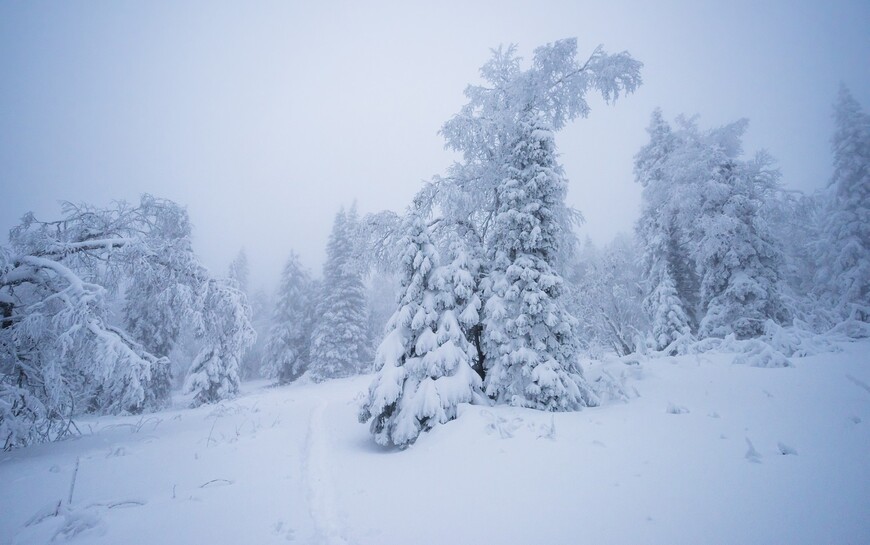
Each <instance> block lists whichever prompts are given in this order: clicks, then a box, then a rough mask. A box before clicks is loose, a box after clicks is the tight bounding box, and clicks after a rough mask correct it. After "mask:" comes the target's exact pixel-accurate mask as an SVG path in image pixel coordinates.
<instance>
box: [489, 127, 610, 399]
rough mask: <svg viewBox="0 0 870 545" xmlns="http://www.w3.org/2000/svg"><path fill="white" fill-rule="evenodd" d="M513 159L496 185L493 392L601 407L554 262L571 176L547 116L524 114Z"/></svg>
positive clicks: (491, 316) (508, 396)
mask: <svg viewBox="0 0 870 545" xmlns="http://www.w3.org/2000/svg"><path fill="white" fill-rule="evenodd" d="M508 160H509V161H510V166H509V167H508V168H507V172H506V174H507V176H506V177H505V178H504V179H503V180H502V182H501V183H500V184H499V185H498V186H497V187H496V195H497V197H496V199H497V202H498V203H499V206H498V208H497V209H496V211H495V214H494V218H493V223H492V231H491V236H490V240H489V252H488V257H489V260H490V272H489V276H488V278H487V279H486V280H485V281H484V289H485V292H484V293H485V297H486V306H485V310H484V319H483V324H484V328H483V343H484V351H485V353H486V357H487V365H486V379H485V386H486V393H487V395H489V396H490V397H492V398H493V399H495V400H497V401H501V402H507V403H510V404H512V405H519V406H525V407H533V408H537V409H544V410H551V411H556V410H573V409H576V408H579V407H584V406H587V405H594V404H595V403H596V399H595V396H594V394H592V392H591V391H590V390H589V388H588V386H587V384H586V381H585V379H584V378H583V374H582V370H581V369H580V366H579V363H578V361H577V350H578V348H579V338H578V323H577V320H576V319H575V318H574V317H573V316H572V315H571V314H570V313H569V312H568V310H567V308H566V307H565V304H564V301H563V300H562V299H561V296H562V292H563V279H562V277H561V276H560V275H559V273H558V272H557V271H556V270H555V268H554V266H553V262H554V261H555V257H556V255H558V252H559V250H560V242H561V241H562V240H563V239H564V234H563V230H564V229H565V228H566V226H565V224H564V223H562V222H560V221H559V218H560V216H561V217H564V214H560V208H565V203H564V201H565V193H566V191H567V181H566V179H565V177H564V175H563V173H562V170H561V168H560V166H559V165H558V163H557V162H556V153H555V144H554V141H553V133H552V131H550V130H548V128H547V126H546V125H545V124H544V120H543V119H542V118H541V117H539V116H538V115H530V116H529V117H528V118H527V119H525V120H523V122H522V123H521V132H520V133H519V134H517V135H516V139H515V141H514V142H513V146H512V153H511V155H510V156H508Z"/></svg>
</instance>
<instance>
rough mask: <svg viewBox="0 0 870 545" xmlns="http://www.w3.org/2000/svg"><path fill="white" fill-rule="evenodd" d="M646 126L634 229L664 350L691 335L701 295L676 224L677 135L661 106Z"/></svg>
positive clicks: (648, 304)
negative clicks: (674, 162) (694, 308)
mask: <svg viewBox="0 0 870 545" xmlns="http://www.w3.org/2000/svg"><path fill="white" fill-rule="evenodd" d="M647 132H648V133H649V135H650V140H649V143H648V144H647V145H645V146H644V147H643V148H641V150H640V151H639V152H638V153H637V155H636V156H635V163H634V172H635V180H636V181H637V182H638V183H640V184H641V186H642V187H643V193H642V205H641V216H640V219H639V220H638V222H637V225H636V228H635V232H636V234H637V238H638V240H639V241H640V246H641V248H642V250H643V254H642V256H641V262H642V264H643V280H644V284H645V285H646V288H647V292H646V297H645V299H644V309H645V310H646V312H647V314H648V316H649V318H650V321H651V329H652V331H651V333H652V344H653V348H654V349H656V350H664V349H666V348H668V347H670V346H671V345H672V343H674V342H675V341H677V340H678V339H685V340H689V339H690V338H691V332H692V323H693V321H692V319H691V312H690V309H691V308H692V304H691V301H693V300H694V299H696V297H695V296H694V293H693V292H694V291H695V290H693V289H692V288H693V286H692V284H694V282H691V281H690V280H688V279H689V278H692V277H693V276H694V271H693V270H692V265H691V263H690V262H689V259H688V258H687V255H685V254H686V251H685V250H684V249H683V247H684V245H682V244H681V243H680V240H679V239H680V237H681V236H683V235H684V234H683V233H681V232H680V231H679V229H678V228H677V221H678V215H679V206H680V203H681V201H680V199H679V198H678V197H677V195H678V194H679V193H680V185H679V184H680V180H679V179H676V178H675V176H673V173H672V172H671V171H670V165H671V163H670V161H671V159H672V157H671V155H672V153H673V152H674V149H675V148H676V147H677V146H678V139H677V137H676V135H675V134H674V133H673V131H672V130H671V127H670V125H669V124H668V123H667V122H666V121H665V120H664V118H663V116H662V112H661V110H659V109H656V110H655V111H653V114H652V119H651V120H650V125H649V127H648V128H647ZM681 279H682V280H683V281H682V282H680V280H681ZM680 288H682V289H680ZM675 349H676V347H672V348H671V351H672V352H673V351H674V350H675Z"/></svg>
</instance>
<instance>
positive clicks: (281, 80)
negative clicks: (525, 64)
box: [0, 0, 870, 288]
mask: <svg viewBox="0 0 870 545" xmlns="http://www.w3.org/2000/svg"><path fill="white" fill-rule="evenodd" d="M868 29H870V2H868V1H866V0H857V1H852V2H849V1H838V0H833V1H827V2H825V1H817V2H799V1H781V2H763V1H736V2H735V1H728V2H725V1H723V2H700V1H689V0H687V1H682V2H662V1H657V2H620V1H607V2H597V3H593V2H581V1H579V0H575V1H566V2H546V1H541V0H539V1H534V2H522V3H520V2H516V3H515V2H505V1H494V2H471V1H457V2H454V1H438V2H410V1H405V2H395V3H382V2H363V1H357V2H343V3H339V2H327V1H324V2H314V1H310V2H289V1H287V2H241V1H239V2H217V1H208V2H153V1H148V2H146V1H142V2H122V1H112V2H109V1H88V2H83V1H68V2H62V3H61V2H23V1H15V2H13V1H6V2H2V3H0V229H2V230H3V231H4V232H5V231H6V230H8V229H9V228H10V227H11V226H13V225H14V224H15V223H17V221H18V219H19V218H20V217H21V215H22V214H23V213H24V212H26V211H28V210H32V211H34V212H36V213H37V215H38V217H40V218H43V219H54V218H56V217H57V216H58V215H59V213H60V210H59V206H58V204H57V203H58V201H60V200H72V201H77V202H80V201H84V202H90V203H94V204H100V205H105V204H108V203H109V202H110V201H112V200H118V199H126V200H136V199H137V198H138V195H140V194H141V193H144V192H147V193H152V194H155V195H157V196H161V197H166V198H169V199H172V200H175V201H177V202H179V203H181V204H184V205H186V206H187V207H188V210H189V212H190V216H191V219H192V221H193V223H194V225H195V241H194V244H195V249H196V251H197V253H198V254H199V255H200V256H201V257H202V259H203V261H204V262H205V263H206V265H207V266H209V268H211V269H212V271H213V272H215V273H219V274H223V273H225V271H226V268H227V265H228V264H229V262H230V260H231V259H232V258H233V257H234V255H235V254H236V253H237V252H238V251H239V249H240V248H242V247H245V248H246V250H247V253H248V257H249V260H250V262H251V268H252V280H253V281H254V282H255V284H260V285H263V286H264V287H268V288H272V287H273V285H274V284H275V282H276V281H277V278H278V275H279V272H280V268H281V266H282V264H283V261H284V260H285V258H286V256H287V254H288V252H289V251H290V249H295V250H296V251H297V252H299V253H300V254H301V255H302V258H303V261H304V262H305V263H306V264H307V265H308V266H309V267H311V268H312V269H314V270H315V271H316V272H319V269H320V267H321V265H322V262H323V259H324V254H325V251H324V247H325V244H326V241H327V237H328V235H329V229H330V227H331V223H332V220H333V217H334V214H335V212H336V211H337V210H338V208H339V207H340V206H342V205H349V204H350V203H351V202H352V201H353V200H354V199H356V201H357V202H358V206H359V209H360V212H362V213H367V212H375V211H378V210H383V209H391V210H396V211H399V210H402V209H404V207H405V206H406V205H407V204H408V203H409V202H410V199H411V197H412V195H413V194H414V193H415V192H416V191H417V190H418V189H419V187H420V183H421V181H422V180H425V179H428V178H430V177H431V176H432V175H434V174H443V173H444V171H445V169H446V167H447V166H448V165H449V164H450V162H451V161H452V160H453V159H454V157H453V156H452V155H451V154H450V153H448V152H446V151H444V149H443V141H442V139H441V137H440V136H438V129H439V128H440V126H441V124H442V123H443V122H444V121H446V120H447V119H448V118H449V117H450V116H451V115H453V114H454V113H455V112H457V111H458V109H459V108H460V106H461V105H462V104H463V103H464V96H463V94H462V92H463V90H464V88H465V86H466V85H467V84H468V83H470V82H474V81H477V75H478V68H479V67H480V65H481V64H482V63H483V62H485V61H486V59H487V58H488V55H489V48H491V47H495V46H497V45H499V44H507V43H516V44H518V45H519V48H520V52H521V53H522V54H523V55H524V56H525V57H526V58H529V57H530V56H531V51H532V50H533V49H534V47H536V46H538V45H541V44H544V43H547V42H551V41H553V40H557V39H560V38H565V37H571V36H576V37H577V38H578V43H579V47H580V49H581V51H584V52H591V51H592V49H593V48H594V47H595V46H596V45H598V44H603V45H604V46H605V48H606V49H607V50H608V51H610V52H617V51H621V50H628V51H629V52H630V53H631V54H632V55H633V56H634V57H635V58H637V59H639V60H641V61H642V62H643V63H644V69H643V72H642V73H643V79H644V84H643V86H642V87H641V88H640V89H639V90H638V92H637V93H635V94H634V95H631V96H628V97H627V98H624V99H622V100H620V101H619V102H617V103H616V104H615V105H613V106H607V105H604V104H603V103H602V102H601V101H600V100H597V99H596V100H591V101H590V103H591V105H592V112H591V115H590V116H589V118H588V119H583V120H578V121H576V122H574V123H573V124H572V125H570V126H569V127H568V128H566V129H565V130H563V131H562V132H560V133H559V134H558V136H557V144H558V146H559V150H560V152H561V159H562V161H563V164H564V166H565V169H566V171H567V174H568V177H569V179H570V183H571V185H570V189H569V195H568V199H569V202H570V204H572V205H574V206H575V207H577V208H579V209H580V210H581V211H582V212H583V214H584V215H585V216H586V219H587V222H586V224H585V226H584V227H583V229H582V231H581V236H586V235H588V236H590V237H591V238H592V239H593V240H594V241H595V242H597V243H605V242H607V241H608V240H609V239H610V238H612V236H613V235H614V234H616V233H617V232H619V231H628V230H630V229H631V227H632V224H633V221H634V220H635V218H636V216H637V212H638V207H639V202H640V191H639V188H638V187H636V184H635V183H634V182H633V177H632V156H633V155H634V153H635V152H636V151H637V150H638V148H639V147H640V146H641V145H643V144H644V142H645V140H646V133H645V131H644V129H645V127H646V125H647V122H648V120H649V115H650V112H651V111H652V110H653V108H655V107H656V106H660V107H662V108H663V110H664V113H665V116H666V117H667V118H668V119H673V117H675V116H676V115H677V114H680V113H686V114H699V115H700V124H701V125H702V126H704V127H709V126H713V125H721V124H724V123H727V122H730V121H734V120H736V119H738V118H740V117H748V118H749V119H750V128H749V132H748V134H747V138H746V141H745V144H746V146H745V147H746V149H747V150H748V151H754V150H756V149H758V148H767V149H768V150H769V151H770V152H771V153H772V154H773V155H774V156H775V157H776V158H777V159H778V161H779V165H780V167H781V170H782V172H783V183H784V184H785V185H788V186H790V187H794V188H798V189H802V190H805V191H813V190H815V189H817V188H820V187H823V186H824V185H825V184H826V182H827V180H828V178H829V177H830V171H831V168H830V163H831V159H830V150H829V138H830V135H831V133H832V130H833V123H832V120H831V103H832V102H833V100H834V97H835V94H836V90H837V87H838V85H839V83H840V82H841V81H842V82H844V83H845V84H846V85H847V86H848V87H849V88H850V89H851V90H852V92H853V94H854V96H855V97H856V98H857V99H858V101H859V102H861V104H862V105H863V107H864V108H865V110H866V109H868V107H870V30H868Z"/></svg>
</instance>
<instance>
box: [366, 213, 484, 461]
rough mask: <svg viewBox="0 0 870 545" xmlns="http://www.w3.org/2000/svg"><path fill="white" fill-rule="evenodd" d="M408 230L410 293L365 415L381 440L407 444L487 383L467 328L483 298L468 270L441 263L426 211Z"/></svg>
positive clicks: (385, 344) (405, 258)
mask: <svg viewBox="0 0 870 545" xmlns="http://www.w3.org/2000/svg"><path fill="white" fill-rule="evenodd" d="M403 227H404V232H405V233H406V234H405V236H404V237H403V239H402V240H401V242H400V244H401V246H402V247H403V248H404V251H403V253H402V256H401V266H402V278H401V285H402V292H401V294H400V297H399V301H398V308H397V309H396V312H395V313H394V314H393V316H392V317H391V318H390V321H389V322H388V325H387V329H388V331H387V334H386V336H385V337H384V340H383V341H382V342H381V344H380V346H379V347H378V350H377V354H376V356H375V364H376V366H377V367H378V373H377V375H376V377H375V379H374V381H373V382H372V384H371V386H370V387H369V393H368V397H367V399H366V401H365V402H364V404H363V407H362V408H361V410H360V416H359V418H360V421H361V422H367V421H369V420H370V419H371V420H372V422H371V425H370V429H371V432H372V435H374V438H375V441H376V442H378V443H379V444H382V445H395V446H398V447H401V448H404V447H407V446H408V445H410V444H412V443H413V442H414V441H416V440H417V438H418V436H419V435H420V433H422V432H424V431H427V430H429V429H431V428H432V427H434V426H435V425H436V424H439V423H441V424H443V423H445V422H447V421H449V420H452V419H454V418H456V409H457V405H458V404H459V403H464V402H471V401H472V400H474V398H475V397H476V396H479V395H480V394H479V392H480V386H481V381H480V377H479V376H478V374H477V373H476V372H475V371H474V369H473V368H472V366H473V362H474V358H475V356H476V351H475V349H474V347H473V346H472V345H471V344H470V343H469V342H468V339H467V338H466V334H465V331H464V329H463V328H464V327H468V326H471V325H473V324H474V323H475V322H476V321H477V319H478V317H477V308H478V307H479V302H478V301H476V300H475V299H474V296H473V294H471V293H470V292H469V291H468V281H469V278H467V277H466V275H465V274H463V273H462V269H461V268H455V267H439V265H438V263H439V257H438V253H437V251H436V249H435V246H434V245H433V244H432V241H431V239H430V236H429V228H428V226H427V225H426V222H425V220H424V219H423V218H422V217H421V216H420V215H419V213H418V211H416V210H415V211H412V212H411V213H410V214H409V215H408V218H407V219H406V221H405V223H404V226H403ZM460 259H461V258H460ZM455 261H456V260H454V262H455ZM463 303H464V306H463Z"/></svg>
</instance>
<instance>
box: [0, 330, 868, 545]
mask: <svg viewBox="0 0 870 545" xmlns="http://www.w3.org/2000/svg"><path fill="white" fill-rule="evenodd" d="M732 359H733V357H732V356H728V355H722V354H709V355H703V356H687V357H680V358H667V359H659V360H651V361H644V362H642V363H641V364H639V365H632V366H628V365H625V364H622V363H618V362H613V363H609V364H606V365H605V366H602V365H601V364H596V366H593V368H592V369H591V370H590V371H589V376H590V377H594V376H596V375H598V374H599V373H600V372H601V370H602V368H606V369H607V370H609V372H610V373H611V374H613V375H614V376H623V377H624V378H625V379H626V381H625V390H626V391H628V392H630V394H631V396H632V399H631V400H630V401H629V402H627V403H623V402H618V401H617V402H612V403H608V404H606V405H605V406H603V407H599V408H595V409H587V410H585V411H582V412H579V413H573V414H556V415H551V414H545V413H540V412H535V411H530V410H521V409H513V408H508V407H498V408H483V407H471V406H467V407H465V408H464V410H463V412H462V414H461V417H460V418H459V420H457V421H455V422H452V423H450V424H448V425H446V426H443V427H441V428H439V429H436V430H435V431H434V432H432V433H429V434H426V435H424V436H422V438H421V440H420V441H419V442H418V443H417V444H416V445H415V446H414V447H412V448H411V449H409V450H407V451H404V452H394V451H387V450H384V449H381V448H378V447H377V446H376V445H374V443H373V442H372V441H371V439H370V436H369V435H368V431H367V428H366V426H363V425H361V424H358V423H357V422H356V410H357V404H358V401H359V396H360V392H362V391H363V390H364V389H365V388H366V387H367V385H368V381H369V378H368V377H361V378H356V379H351V380H340V381H334V382H331V383H327V384H321V385H311V384H309V385H292V386H289V387H282V388H267V387H265V384H264V383H254V384H249V385H248V392H247V393H246V394H245V395H244V396H242V397H240V398H238V399H236V400H234V401H232V402H228V403H224V404H222V405H219V406H208V407H202V408H199V409H195V410H189V409H182V408H179V409H177V410H171V411H166V412H163V413H159V414H156V415H147V416H145V417H138V416H136V417H112V418H95V419H92V420H86V421H82V422H81V423H80V424H79V425H80V426H81V427H82V428H83V430H85V436H83V437H81V438H78V439H76V440H71V441H65V442H62V443H56V444H49V445H39V446H35V447H32V448H28V449H23V450H18V451H14V452H8V453H0V490H2V495H0V543H3V544H6V543H16V544H31V543H34V544H35V543H47V542H50V541H51V540H52V539H54V541H55V542H65V541H69V542H72V543H82V544H84V543H104V544H120V543H125V544H128V543H130V544H132V543H143V544H161V545H163V544H176V543H177V544H197V543H203V544H205V543H208V544H215V545H217V544H224V543H226V544H233V545H238V544H258V545H259V544H269V543H287V542H296V543H306V544H308V543H314V544H317V543H324V544H391V543H395V544H412V543H413V544H423V543H454V544H465V543H469V544H471V543H481V544H482V543H499V544H511V543H517V544H530V543H548V544H550V543H554V544H559V543H565V544H569V543H570V544H573V543H608V544H611V543H617V544H618V543H626V544H641V543H656V544H660V543H662V544H663V543H669V544H670V543H674V544H680V543H734V544H751V543H759V544H761V543H763V544H770V543H788V544H797V543H807V544H819V543H832V544H833V543H836V544H847V543H852V544H859V543H870V342H862V343H854V344H849V345H844V346H843V351H842V352H840V353H835V354H827V355H823V356H813V357H809V358H803V359H798V360H795V363H796V367H794V368H786V369H759V368H753V367H747V366H743V365H732V364H731V360H732ZM77 459H78V460H79V467H78V472H77V476H76V479H75V488H74V490H73V497H72V503H71V504H69V505H68V504H67V502H68V499H69V495H70V483H71V481H72V476H73V473H74V470H75V467H76V460H77ZM55 513H57V515H55Z"/></svg>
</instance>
